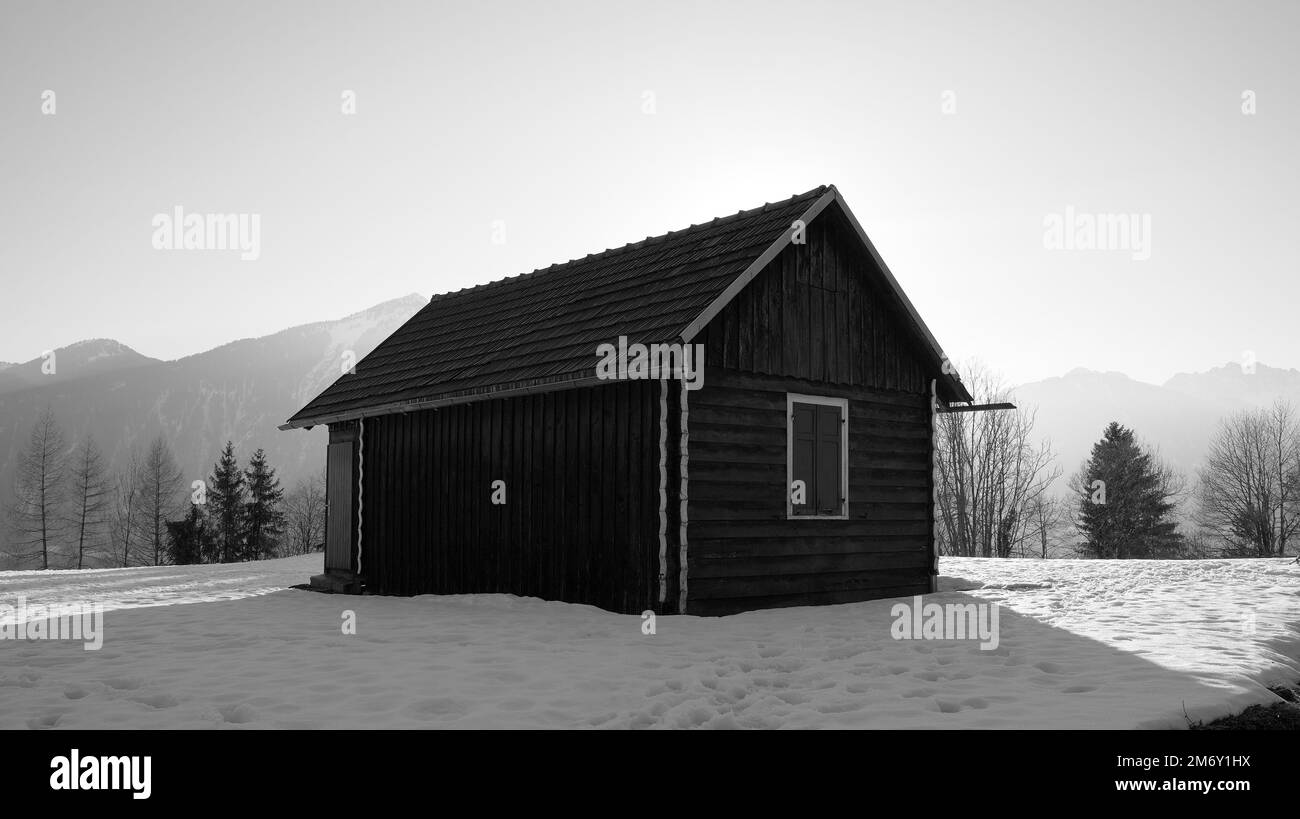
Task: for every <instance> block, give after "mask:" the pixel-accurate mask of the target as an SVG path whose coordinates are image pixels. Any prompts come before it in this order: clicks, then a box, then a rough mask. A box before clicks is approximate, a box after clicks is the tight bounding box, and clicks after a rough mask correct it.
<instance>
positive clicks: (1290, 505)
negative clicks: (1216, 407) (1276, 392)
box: [1197, 400, 1300, 557]
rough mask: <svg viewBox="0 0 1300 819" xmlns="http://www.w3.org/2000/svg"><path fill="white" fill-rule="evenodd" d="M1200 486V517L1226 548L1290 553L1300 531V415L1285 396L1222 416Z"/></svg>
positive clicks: (1250, 553)
mask: <svg viewBox="0 0 1300 819" xmlns="http://www.w3.org/2000/svg"><path fill="white" fill-rule="evenodd" d="M1199 477H1200V480H1199V483H1198V486H1197V498H1198V501H1199V508H1198V512H1197V522H1198V523H1200V525H1201V526H1202V527H1203V528H1204V529H1205V530H1206V531H1207V532H1209V533H1211V534H1213V535H1215V536H1217V537H1218V538H1219V539H1220V540H1221V541H1222V542H1223V543H1224V550H1223V551H1224V554H1227V555H1234V556H1250V557H1273V556H1279V557H1280V556H1282V555H1285V554H1286V550H1287V546H1288V544H1289V543H1290V542H1291V541H1292V539H1293V538H1294V537H1295V535H1296V533H1297V531H1300V417H1298V416H1297V413H1296V409H1295V407H1294V406H1292V405H1291V404H1289V403H1287V402H1285V401H1280V400H1279V401H1277V402H1276V403H1274V404H1273V406H1272V407H1270V408H1268V409H1258V410H1246V411H1242V412H1238V413H1235V414H1234V415H1231V416H1229V417H1228V418H1225V419H1224V420H1223V421H1221V422H1220V425H1219V429H1218V432H1217V433H1216V434H1215V436H1214V439H1213V440H1212V441H1211V442H1210V450H1209V453H1208V454H1207V455H1206V459H1205V463H1204V466H1203V467H1202V468H1201V470H1200V476H1199Z"/></svg>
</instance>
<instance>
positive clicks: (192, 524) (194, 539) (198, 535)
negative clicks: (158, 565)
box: [167, 503, 212, 566]
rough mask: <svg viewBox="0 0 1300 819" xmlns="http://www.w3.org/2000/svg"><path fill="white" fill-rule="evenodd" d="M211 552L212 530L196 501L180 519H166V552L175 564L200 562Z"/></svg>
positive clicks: (185, 564)
mask: <svg viewBox="0 0 1300 819" xmlns="http://www.w3.org/2000/svg"><path fill="white" fill-rule="evenodd" d="M211 552H212V532H211V531H210V530H209V526H208V521H207V519H206V516H205V515H204V514H203V509H202V508H201V507H200V506H199V505H198V504H196V503H191V504H190V510H189V512H187V513H186V514H185V517H183V518H181V519H180V520H169V521H167V554H168V556H169V557H170V558H171V562H172V563H173V564H175V565H177V566H188V565H190V564H193V563H202V562H203V559H204V556H205V555H208V554H210V553H211Z"/></svg>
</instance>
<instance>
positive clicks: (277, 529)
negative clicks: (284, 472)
mask: <svg viewBox="0 0 1300 819" xmlns="http://www.w3.org/2000/svg"><path fill="white" fill-rule="evenodd" d="M244 479H245V481H246V483H247V485H248V503H247V504H245V506H244V524H245V529H244V531H245V535H244V547H245V551H246V554H247V557H248V559H250V560H261V559H263V558H267V557H271V556H273V555H274V554H275V550H276V549H277V548H278V547H279V545H280V537H281V535H283V534H284V524H285V515H284V510H283V508H282V507H283V500H284V490H283V489H282V488H281V487H280V479H279V478H277V477H275V469H273V468H272V467H271V465H270V464H268V463H267V462H266V453H265V452H263V451H262V450H260V449H259V450H257V451H256V452H254V453H253V457H252V458H250V459H249V461H248V470H247V471H246V472H245V473H244Z"/></svg>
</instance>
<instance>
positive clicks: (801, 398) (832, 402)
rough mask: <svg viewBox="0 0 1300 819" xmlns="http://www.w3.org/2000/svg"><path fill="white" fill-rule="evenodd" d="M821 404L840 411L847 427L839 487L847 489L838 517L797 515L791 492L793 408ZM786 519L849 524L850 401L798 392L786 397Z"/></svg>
mask: <svg viewBox="0 0 1300 819" xmlns="http://www.w3.org/2000/svg"><path fill="white" fill-rule="evenodd" d="M795 404H821V405H823V406H828V407H839V408H840V416H841V417H842V418H843V419H844V423H843V424H841V425H840V486H842V487H843V488H844V503H843V506H842V508H841V510H840V514H838V515H796V514H795V513H794V502H793V499H792V498H791V497H790V489H791V487H792V486H793V485H794V405H795ZM785 518H786V520H848V519H849V399H847V398H833V397H831V396H829V395H804V394H802V393H797V392H787V393H786V394H785Z"/></svg>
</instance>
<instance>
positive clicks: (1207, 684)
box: [0, 555, 1300, 728]
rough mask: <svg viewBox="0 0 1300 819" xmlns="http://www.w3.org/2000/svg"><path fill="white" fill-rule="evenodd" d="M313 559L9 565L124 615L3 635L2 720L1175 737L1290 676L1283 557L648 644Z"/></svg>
mask: <svg viewBox="0 0 1300 819" xmlns="http://www.w3.org/2000/svg"><path fill="white" fill-rule="evenodd" d="M320 560H321V558H320V556H319V555H315V556H308V557H303V558H290V559H287V560H278V561H265V562H261V563H252V564H241V565H232V566H200V567H165V568H156V569H124V570H107V571H82V572H5V573H0V604H9V605H14V604H15V603H16V598H17V597H18V596H19V595H22V596H24V597H26V600H27V603H28V604H29V605H31V604H50V603H54V602H66V601H101V602H103V603H105V606H106V608H107V609H109V611H108V613H107V614H106V615H105V626H104V632H105V635H104V645H103V648H102V649H101V650H99V651H85V650H83V648H82V645H81V643H75V642H53V641H44V642H41V641H16V640H0V728H22V727H32V728H49V727H58V728H212V727H251V728H299V727H301V728H318V727H320V728H323V727H343V728H426V727H428V728H438V727H454V728H481V727H519V728H533V727H565V728H569V727H604V728H623V727H631V728H641V727H670V728H671V727H709V728H732V727H738V728H780V727H784V728H808V727H851V728H1021V727H1024V728H1075V727H1081V728H1112V727H1115V728H1132V727H1172V728H1181V727H1185V726H1186V724H1187V722H1186V718H1185V717H1184V710H1185V711H1186V714H1187V715H1188V716H1190V717H1191V718H1192V719H1195V720H1201V719H1204V720H1210V719H1213V718H1216V717H1219V716H1223V715H1226V714H1229V713H1235V712H1237V711H1240V710H1242V709H1243V708H1245V707H1246V706H1247V705H1250V704H1253V703H1268V702H1273V701H1276V697H1274V696H1273V695H1272V694H1271V693H1269V692H1268V691H1267V690H1266V689H1265V687H1264V686H1265V685H1268V684H1273V683H1287V684H1295V683H1296V682H1297V681H1298V680H1300V566H1296V565H1294V564H1290V563H1289V562H1288V561H1285V560H1257V561H1178V562H1156V561H1122V562H1120V561H1115V562H1100V561H1064V560H1053V561H1029V560H1014V561H1012V560H1007V561H1001V560H980V559H944V560H943V562H942V563H941V569H942V571H943V574H944V576H945V577H944V579H943V581H942V584H943V588H944V589H945V591H942V592H941V593H939V594H935V595H928V596H927V597H926V598H925V600H926V602H938V603H970V602H975V603H980V602H998V603H999V604H1001V609H1000V617H999V626H1000V634H999V645H998V647H997V648H996V649H995V650H992V651H984V650H981V649H980V648H979V644H978V642H976V641H956V640H947V641H926V640H894V639H892V638H891V626H892V625H893V623H894V619H895V618H894V617H893V616H892V615H891V611H890V610H891V607H892V606H893V605H894V604H896V603H899V602H910V599H903V600H901V601H900V600H899V599H894V600H878V601H872V602H869V603H856V604H849V605H839V606H821V607H803V608H789V609H774V610H767V611H758V612H749V613H745V614H740V615H736V616H732V617H725V618H698V617H680V616H664V617H660V618H658V622H657V633H656V634H653V635H644V634H642V631H641V619H640V618H639V617H637V616H625V615H616V614H611V613H609V612H604V611H601V610H599V609H595V608H591V607H588V606H576V605H569V604H564V603H550V602H544V601H541V600H536V599H530V598H518V597H513V596H507V595H463V596H451V597H434V596H426V597H417V598H388V597H368V596H367V597H352V596H341V595H325V594H317V593H314V592H306V591H298V590H293V589H287V588H285V587H286V586H289V585H292V584H296V583H301V582H304V581H305V580H306V579H307V577H308V576H309V575H311V574H312V573H315V572H317V571H319V569H320ZM345 610H351V611H353V612H355V615H356V631H357V633H356V634H355V635H345V634H343V633H342V629H341V625H342V623H343V620H342V615H343V612H344V611H345Z"/></svg>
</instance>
